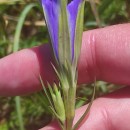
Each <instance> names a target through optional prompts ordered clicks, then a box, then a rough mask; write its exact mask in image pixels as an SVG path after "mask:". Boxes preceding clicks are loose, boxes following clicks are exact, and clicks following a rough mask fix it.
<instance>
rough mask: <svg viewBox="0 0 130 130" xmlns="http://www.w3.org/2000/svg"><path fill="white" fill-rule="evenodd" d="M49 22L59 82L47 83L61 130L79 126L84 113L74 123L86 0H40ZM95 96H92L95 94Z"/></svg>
mask: <svg viewBox="0 0 130 130" xmlns="http://www.w3.org/2000/svg"><path fill="white" fill-rule="evenodd" d="M41 4H42V7H43V10H44V15H45V20H46V24H47V27H48V30H49V34H50V38H51V45H52V48H53V52H54V57H55V61H56V67H55V66H54V65H53V68H54V69H55V72H56V74H57V76H58V79H59V84H58V85H56V84H55V83H54V85H53V87H52V88H51V86H50V85H49V84H48V87H49V93H50V94H48V92H47V90H46V88H45V87H44V84H43V82H42V80H41V78H40V80H41V83H42V86H43V88H44V91H45V93H46V96H47V98H48V101H49V103H50V109H51V111H52V112H53V114H54V115H55V117H56V118H57V120H58V122H59V124H60V126H61V129H62V130H76V129H77V127H78V124H79V123H80V122H81V121H82V119H83V118H84V117H85V115H86V113H87V112H88V109H89V108H90V105H91V104H90V105H89V107H88V109H87V110H86V112H85V113H84V115H83V116H82V117H81V118H80V120H79V121H78V122H77V123H76V124H75V125H74V127H73V119H74V115H75V100H76V98H75V97H76V87H77V75H78V74H77V62H78V58H79V54H80V48H81V43H82V32H83V17H84V4H85V1H84V0H72V1H67V0H41ZM92 99H93V98H92Z"/></svg>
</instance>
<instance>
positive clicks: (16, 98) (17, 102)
mask: <svg viewBox="0 0 130 130" xmlns="http://www.w3.org/2000/svg"><path fill="white" fill-rule="evenodd" d="M15 104H16V111H17V114H18V115H17V116H18V121H19V127H20V130H24V123H23V118H22V112H21V102H20V96H16V97H15Z"/></svg>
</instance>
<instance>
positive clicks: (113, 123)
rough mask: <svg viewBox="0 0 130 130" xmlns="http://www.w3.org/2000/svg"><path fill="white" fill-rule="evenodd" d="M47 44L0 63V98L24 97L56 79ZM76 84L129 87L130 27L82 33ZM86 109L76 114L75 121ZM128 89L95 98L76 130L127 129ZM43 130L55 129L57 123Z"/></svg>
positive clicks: (15, 54) (128, 25)
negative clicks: (106, 83)
mask: <svg viewBox="0 0 130 130" xmlns="http://www.w3.org/2000/svg"><path fill="white" fill-rule="evenodd" d="M51 57H52V56H51V51H50V47H49V46H48V45H43V46H41V47H35V48H33V49H25V50H22V51H19V52H17V53H14V54H11V55H9V56H7V57H5V58H3V59H1V60H0V95H1V96H15V95H25V94H29V93H31V92H34V91H38V90H40V89H41V87H40V83H39V79H38V76H39V73H40V74H41V75H42V78H43V80H44V81H46V80H47V81H48V82H52V81H54V80H55V73H54V71H53V68H52V66H51V64H50V62H52V58H51ZM78 71H79V76H78V77H79V79H78V83H79V84H81V83H88V82H92V81H93V80H94V77H95V76H96V78H97V79H98V80H103V81H107V82H112V83H116V84H124V85H130V78H129V77H130V24H124V25H116V26H111V27H107V28H104V29H97V30H92V31H88V32H84V34H83V42H82V49H81V55H80V59H79V65H78ZM85 108H86V106H84V107H82V108H80V109H78V110H77V111H76V116H75V122H76V120H78V118H79V117H80V115H82V113H83V112H84V110H85ZM129 108H130V87H125V88H123V89H120V90H118V91H117V92H114V93H112V94H109V95H107V96H104V97H101V98H98V99H96V100H95V101H94V102H93V105H92V107H91V110H90V113H89V115H88V116H87V117H86V120H85V121H84V122H83V124H82V125H81V126H80V128H79V130H130V124H129V120H130V116H129V115H130V109H129ZM42 130H58V126H57V124H56V123H52V124H50V126H47V127H44V128H43V129H42Z"/></svg>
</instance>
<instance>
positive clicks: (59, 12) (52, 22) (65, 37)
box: [41, 0, 84, 64]
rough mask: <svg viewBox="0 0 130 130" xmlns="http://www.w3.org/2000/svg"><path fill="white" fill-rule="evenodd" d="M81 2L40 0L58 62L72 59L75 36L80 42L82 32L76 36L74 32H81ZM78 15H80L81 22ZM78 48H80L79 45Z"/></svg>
mask: <svg viewBox="0 0 130 130" xmlns="http://www.w3.org/2000/svg"><path fill="white" fill-rule="evenodd" d="M83 3H84V2H83V0H72V1H71V2H70V3H68V2H67V0H41V4H42V7H43V10H44V15H45V19H46V23H47V26H48V30H49V34H50V38H51V44H52V47H53V51H54V55H55V58H56V60H57V61H59V62H60V63H63V62H64V61H65V60H70V61H73V59H74V57H75V53H77V52H76V50H75V41H76V39H77V38H79V39H80V40H79V42H80V43H78V44H81V38H82V34H81V35H78V36H77V35H76V33H79V34H80V32H82V25H83V15H82V14H83V8H84V7H83V6H84V4H83ZM80 12H82V13H80ZM79 13H80V15H78V14H79ZM78 17H82V18H80V21H81V22H80V21H79V18H78ZM77 21H79V22H78V23H77ZM79 26H80V29H79ZM77 29H78V30H77ZM80 30H81V31H80ZM78 31H79V32H78ZM76 36H77V38H76ZM78 48H79V49H80V47H79V46H78ZM63 64H64V63H63Z"/></svg>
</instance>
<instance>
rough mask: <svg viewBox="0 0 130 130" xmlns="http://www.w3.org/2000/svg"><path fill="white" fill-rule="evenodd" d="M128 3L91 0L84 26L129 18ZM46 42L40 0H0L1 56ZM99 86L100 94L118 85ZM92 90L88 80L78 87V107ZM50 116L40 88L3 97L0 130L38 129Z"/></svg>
mask: <svg viewBox="0 0 130 130" xmlns="http://www.w3.org/2000/svg"><path fill="white" fill-rule="evenodd" d="M129 6H130V1H129V0H93V1H91V2H90V1H89V0H88V1H87V4H86V6H85V24H84V30H90V29H94V28H99V27H104V26H108V25H113V24H119V23H126V22H129V20H130V8H129ZM47 42H48V31H47V28H46V26H45V22H44V16H43V12H42V8H41V6H40V4H39V1H38V0H0V58H2V57H4V56H6V55H8V54H11V53H13V52H15V51H17V50H21V49H23V48H30V47H34V46H38V45H41V44H43V43H47ZM96 89H97V90H96V97H98V96H101V95H102V94H105V93H109V92H111V91H114V90H115V89H117V86H116V85H113V84H109V83H105V82H102V81H98V82H97V88H96ZM92 91H93V90H92V87H91V85H89V84H88V85H82V87H80V88H78V92H77V103H76V107H77V108H78V107H80V106H82V105H83V104H85V103H87V102H88V101H89V100H90V98H91V95H92ZM87 99H88V100H87ZM51 120H52V117H51V115H50V113H49V111H48V108H47V102H46V98H45V97H44V95H43V94H42V93H41V92H39V93H35V94H32V95H29V96H24V97H6V98H5V97H0V130H37V129H39V128H41V127H43V126H45V125H46V124H48V123H49V122H50V121H51Z"/></svg>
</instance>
